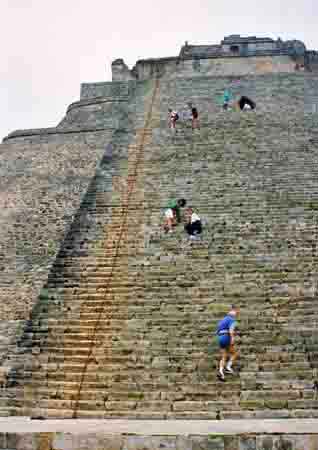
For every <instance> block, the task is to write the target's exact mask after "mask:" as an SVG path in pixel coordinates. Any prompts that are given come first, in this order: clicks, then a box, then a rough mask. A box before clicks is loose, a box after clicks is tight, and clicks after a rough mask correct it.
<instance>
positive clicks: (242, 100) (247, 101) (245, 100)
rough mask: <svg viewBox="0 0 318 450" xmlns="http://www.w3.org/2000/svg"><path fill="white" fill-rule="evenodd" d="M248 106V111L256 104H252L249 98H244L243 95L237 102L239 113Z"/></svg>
mask: <svg viewBox="0 0 318 450" xmlns="http://www.w3.org/2000/svg"><path fill="white" fill-rule="evenodd" d="M246 105H247V106H248V107H249V108H250V109H255V107H256V103H255V102H253V100H251V99H250V98H248V97H246V96H245V95H242V97H241V98H240V99H239V101H238V106H239V108H240V110H241V111H243V109H244V108H245V106H246Z"/></svg>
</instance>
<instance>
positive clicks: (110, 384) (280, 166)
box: [1, 75, 318, 419]
mask: <svg viewBox="0 0 318 450" xmlns="http://www.w3.org/2000/svg"><path fill="white" fill-rule="evenodd" d="M316 82H317V80H315V79H313V80H310V83H309V84H310V86H313V87H314V86H317V83H316ZM227 83H232V90H233V91H234V94H236V95H239V94H242V93H248V94H249V95H250V96H251V97H252V98H254V99H255V100H256V103H257V110H256V111H255V112H244V113H240V112H238V111H235V110H230V111H227V112H224V111H222V110H221V108H220V105H219V104H218V99H219V97H220V95H221V93H222V89H224V87H225V85H226V84H227ZM149 87H150V88H151V89H146V91H145V92H144V95H140V96H139V99H140V100H139V102H137V103H136V105H134V106H133V107H132V108H135V120H136V133H135V136H134V138H133V139H132V140H131V136H123V135H122V134H121V133H118V136H117V138H115V139H114V142H113V147H112V149H111V150H112V156H111V157H110V156H107V155H105V158H104V160H103V162H102V166H101V168H100V169H99V172H98V173H97V175H96V180H95V183H94V184H93V186H94V189H92V192H90V191H88V193H87V195H86V203H85V201H84V202H83V203H82V205H81V210H80V213H79V217H78V220H77V221H75V222H74V226H73V229H72V230H71V232H70V234H69V236H68V237H67V238H66V240H65V242H64V244H63V245H62V247H61V251H60V253H59V255H58V258H57V260H56V264H55V267H54V270H53V271H52V273H51V275H50V277H49V279H48V283H47V287H46V289H45V290H44V291H43V293H42V295H41V297H40V299H39V302H38V306H37V308H36V309H35V310H34V311H33V316H32V318H31V320H30V323H29V324H28V326H27V328H26V330H25V333H24V339H23V341H21V342H20V345H19V346H18V348H17V352H16V354H14V355H12V358H11V361H10V360H9V361H7V366H8V376H7V379H6V382H5V386H4V388H3V395H2V398H1V406H2V409H1V411H2V414H3V415H7V414H12V415H16V414H18V415H21V414H25V415H29V414H31V415H33V416H34V417H36V416H44V417H100V418H105V417H113V418H114V417H130V418H196V419H199V418H204V419H207V418H220V419H221V418H225V419H228V418H251V417H256V418H284V417H317V416H318V401H317V397H316V395H317V376H316V370H317V363H316V355H317V354H318V333H317V326H316V321H317V303H316V302H317V288H316V286H317V284H316V283H317V282H316V280H317V250H316V237H317V205H318V198H317V191H316V188H315V186H316V178H317V167H316V165H315V161H317V145H316V143H315V140H314V139H313V138H312V137H313V136H314V135H315V132H316V129H317V119H316V118H315V117H312V116H308V115H305V112H304V93H305V90H306V80H304V77H303V76H300V75H284V76H283V75H280V76H269V75H268V76H263V77H255V78H253V77H247V78H242V79H240V80H233V79H221V78H220V79H218V78H215V79H211V78H207V77H202V78H200V79H198V80H196V81H195V82H193V80H186V79H185V80H178V82H177V83H176V82H175V81H171V82H169V81H167V82H161V83H159V82H156V83H153V84H152V85H151V86H148V88H149ZM143 88H144V87H143V84H141V85H140V90H141V91H142V89H143ZM309 94H310V93H309ZM187 101H192V102H193V103H194V104H196V105H197V107H198V109H199V111H200V112H201V111H202V114H201V117H200V120H201V130H200V131H198V130H196V131H194V132H192V130H191V127H190V124H187V123H183V122H180V123H178V132H177V134H172V133H171V132H170V130H168V129H167V125H166V112H167V109H168V107H169V106H176V107H177V108H178V109H180V108H182V107H183V105H184V104H185V103H186V102H187ZM116 139H117V140H116ZM110 171H112V173H111V176H110ZM178 197H179V198H181V197H184V198H186V199H187V200H188V204H192V205H193V206H194V207H195V208H196V210H197V211H198V213H199V215H200V216H201V217H202V219H203V222H204V233H203V236H202V241H201V242H193V243H191V242H189V241H188V240H187V238H186V236H185V234H184V232H183V229H182V226H179V227H177V229H176V230H175V232H174V233H173V234H172V235H164V234H163V233H162V231H161V223H162V218H163V216H162V212H163V208H164V206H165V205H166V204H167V202H168V200H169V199H170V198H178ZM233 303H234V304H236V305H238V306H239V308H240V318H239V328H240V337H239V347H240V353H241V356H240V361H239V366H238V374H237V375H235V376H233V377H228V378H227V381H226V383H220V382H219V381H217V379H216V369H217V362H218V349H217V343H216V339H215V336H214V331H215V327H216V323H217V321H218V320H219V319H220V318H221V317H222V316H223V315H224V314H225V313H226V312H227V310H228V309H229V307H230V305H232V304H233Z"/></svg>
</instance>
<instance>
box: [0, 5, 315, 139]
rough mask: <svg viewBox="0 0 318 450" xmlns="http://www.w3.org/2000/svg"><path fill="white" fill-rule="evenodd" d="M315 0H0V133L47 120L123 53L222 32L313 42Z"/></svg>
mask: <svg viewBox="0 0 318 450" xmlns="http://www.w3.org/2000/svg"><path fill="white" fill-rule="evenodd" d="M317 17H318V2H317V0H302V1H297V2H296V1H295V0H264V1H261V0H253V1H252V0H242V1H238V0H237V1H233V0H229V1H226V0H225V1H224V0H219V1H213V0H191V1H190V0H160V1H156V2H154V1H151V0H148V1H146V0H136V1H132V0H129V1H127V0H126V1H109V0H104V1H102V0H90V1H87V0H86V1H84V0H0V18H1V25H0V42H1V58H0V118H1V120H0V139H1V138H3V137H4V136H5V135H7V134H8V133H9V132H11V131H14V130H15V129H21V128H38V127H49V126H55V125H56V124H57V123H58V122H59V121H60V120H61V119H62V117H63V115H64V113H65V110H66V107H67V106H68V105H69V104H70V103H71V102H73V101H76V100H78V99H79V90H80V83H81V82H94V81H110V80H111V73H110V65H111V62H112V60H114V59H116V58H124V60H125V62H126V63H127V64H128V65H129V66H130V67H131V66H132V65H133V64H134V63H135V61H136V60H137V59H140V58H150V57H160V56H162V57H163V56H174V55H177V54H178V52H179V50H180V47H181V45H182V44H183V43H184V41H186V40H188V41H189V43H191V44H208V43H211V44H216V43H219V41H220V40H221V39H222V38H223V36H225V35H229V34H242V35H251V34H252V35H257V36H270V37H274V38H277V37H279V36H280V37H281V38H282V39H284V40H285V39H300V40H302V41H303V42H304V43H305V44H306V45H307V48H308V49H312V50H314V49H318V31H317Z"/></svg>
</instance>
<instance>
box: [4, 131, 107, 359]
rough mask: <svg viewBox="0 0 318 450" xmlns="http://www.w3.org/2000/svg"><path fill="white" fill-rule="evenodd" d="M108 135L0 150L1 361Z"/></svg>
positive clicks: (40, 140)
mask: <svg viewBox="0 0 318 450" xmlns="http://www.w3.org/2000/svg"><path fill="white" fill-rule="evenodd" d="M111 135H112V132H111V131H108V132H107V131H101V132H91V133H78V134H63V133H62V134H55V135H46V136H33V137H25V138H16V139H10V140H8V141H7V142H5V143H3V144H2V145H1V146H0V161H1V162H0V167H1V169H0V174H1V182H0V185H1V197H0V204H1V211H2V213H1V219H0V228H1V231H0V240H1V267H0V271H1V272H0V319H1V328H0V330H1V348H0V357H1V356H2V352H5V353H6V352H7V350H8V348H7V346H8V343H9V342H10V341H11V340H12V339H13V338H14V336H15V333H16V329H17V328H18V327H19V325H22V324H23V323H24V320H25V319H27V318H28V314H29V312H30V310H31V308H32V306H33V304H34V302H35V299H36V298H37V296H38V294H39V292H40V290H41V287H42V285H43V284H44V282H45V280H46V278H47V275H48V273H49V270H50V267H51V266H52V264H53V262H54V259H55V256H56V254H57V252H58V250H59V248H60V245H61V243H62V242H63V238H64V235H65V233H66V232H67V229H68V227H69V226H70V224H71V223H72V220H73V218H74V215H75V213H76V211H77V209H78V208H79V206H80V203H81V200H82V198H83V196H84V194H85V192H86V190H87V188H88V186H89V183H90V181H91V179H92V177H93V176H94V174H95V171H96V167H97V166H98V163H99V161H100V159H101V157H102V155H103V153H104V152H105V147H106V146H107V144H108V143H109V142H110V140H111Z"/></svg>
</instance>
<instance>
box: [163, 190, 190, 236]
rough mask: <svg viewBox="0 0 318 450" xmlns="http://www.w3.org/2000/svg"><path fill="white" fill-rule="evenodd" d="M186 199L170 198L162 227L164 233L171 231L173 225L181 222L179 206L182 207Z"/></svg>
mask: <svg viewBox="0 0 318 450" xmlns="http://www.w3.org/2000/svg"><path fill="white" fill-rule="evenodd" d="M186 203H187V201H186V200H185V199H184V198H180V199H179V200H170V202H169V203H168V207H167V209H166V210H165V222H164V225H163V229H164V231H165V232H166V233H172V231H173V227H174V226H175V225H177V223H180V222H181V208H184V207H185V205H186Z"/></svg>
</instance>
